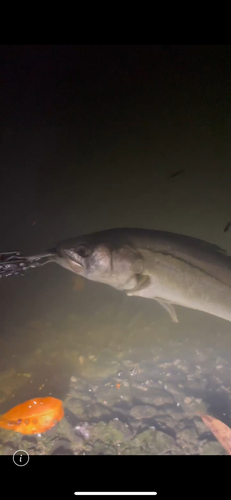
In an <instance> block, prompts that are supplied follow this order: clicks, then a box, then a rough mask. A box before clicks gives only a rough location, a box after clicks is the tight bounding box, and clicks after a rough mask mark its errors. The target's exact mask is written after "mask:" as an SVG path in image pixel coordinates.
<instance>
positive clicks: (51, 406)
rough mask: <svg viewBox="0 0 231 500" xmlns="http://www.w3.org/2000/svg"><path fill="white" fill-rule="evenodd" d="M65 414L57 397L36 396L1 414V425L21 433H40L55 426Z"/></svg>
mask: <svg viewBox="0 0 231 500" xmlns="http://www.w3.org/2000/svg"><path fill="white" fill-rule="evenodd" d="M63 416H64V410H63V404H62V401H60V399H56V398H50V397H49V398H35V399H30V400H29V401H25V403H22V404H20V405H17V406H15V407H14V408H11V410H9V411H8V412H7V413H5V414H4V415H1V416H0V427H3V429H8V430H11V431H15V432H20V433H21V434H40V433H42V432H46V431H48V429H51V427H54V425H56V424H57V423H58V422H59V421H60V420H61V419H62V418H63Z"/></svg>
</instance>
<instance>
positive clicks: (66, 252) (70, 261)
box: [56, 248, 84, 274]
mask: <svg viewBox="0 0 231 500" xmlns="http://www.w3.org/2000/svg"><path fill="white" fill-rule="evenodd" d="M56 262H57V263H58V264H60V265H61V266H63V267H66V268H67V269H69V270H70V271H72V272H74V273H77V274H78V273H80V272H81V271H82V270H83V268H84V262H83V258H82V257H80V255H78V254H77V253H76V252H75V251H74V250H72V249H66V248H59V249H58V250H57V252H56Z"/></svg>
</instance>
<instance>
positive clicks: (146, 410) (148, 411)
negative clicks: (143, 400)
mask: <svg viewBox="0 0 231 500" xmlns="http://www.w3.org/2000/svg"><path fill="white" fill-rule="evenodd" d="M158 413H159V411H158V410H157V409H156V408H155V407H154V406H148V405H136V406H133V408H132V409H131V410H130V415H131V416H132V417H134V418H136V419H138V420H142V419H143V418H151V417H155V416H156V415H158Z"/></svg>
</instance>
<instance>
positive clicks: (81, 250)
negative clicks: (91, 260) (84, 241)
mask: <svg viewBox="0 0 231 500" xmlns="http://www.w3.org/2000/svg"><path fill="white" fill-rule="evenodd" d="M75 251H76V253H77V254H78V255H79V256H80V257H88V255H90V249H89V248H88V247H86V246H84V245H80V246H79V247H77V248H76V250H75Z"/></svg>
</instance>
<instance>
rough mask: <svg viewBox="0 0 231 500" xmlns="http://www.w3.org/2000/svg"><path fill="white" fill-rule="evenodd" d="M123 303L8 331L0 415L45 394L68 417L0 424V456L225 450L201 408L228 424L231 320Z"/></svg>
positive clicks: (230, 409)
mask: <svg viewBox="0 0 231 500" xmlns="http://www.w3.org/2000/svg"><path fill="white" fill-rule="evenodd" d="M77 293H78V294H79V293H82V292H81V291H78V292H77ZM132 300H133V299H132ZM127 301H129V299H128V298H126V301H125V302H124V301H123V303H120V304H119V305H118V304H117V305H115V304H114V305H113V304H111V307H110V308H109V307H105V306H101V308H99V309H98V310H97V311H96V312H95V313H94V314H92V316H89V317H87V316H86V315H85V314H81V313H79V314H76V315H74V314H70V315H68V316H67V317H65V319H64V317H63V321H60V322H59V324H57V322H56V323H55V322H54V324H53V323H52V321H48V322H46V323H45V322H43V321H40V320H37V321H36V320H34V321H31V322H30V323H29V324H28V325H27V326H26V327H24V329H23V328H21V330H20V331H18V332H17V337H15V341H14V342H12V337H11V338H10V340H9V341H8V339H7V337H6V336H5V337H4V340H2V342H1V352H2V357H1V371H0V413H1V414H3V413H5V412H6V411H8V410H9V409H10V408H11V407H13V406H15V405H17V404H20V403H22V402H23V401H26V400H28V399H31V398H36V397H47V396H50V395H51V396H53V397H56V398H59V399H61V400H62V401H63V405H64V410H65V416H64V418H63V419H62V420H61V421H60V422H59V423H57V425H56V426H55V427H53V428H52V429H50V430H48V431H47V432H45V433H43V434H42V435H33V436H30V435H28V436H25V435H21V434H19V433H17V432H14V431H11V430H4V429H0V443H1V448H0V452H1V454H12V453H13V452H14V450H15V448H17V449H25V450H27V451H28V453H29V454H32V455H33V454H49V455H50V454H54V455H57V454H64V455H66V454H74V455H89V454H90V455H98V454H103V455H105V454H113V455H131V454H133V455H134V454H135V455H160V454H161V455H162V454H167V455H182V454H183V455H191V454H196V455H211V454H215V455H217V454H218V455H224V454H226V452H225V451H224V449H223V448H222V447H221V445H220V444H219V443H218V442H217V441H216V439H215V437H214V436H213V435H212V434H211V433H210V432H209V430H208V428H206V426H205V424H204V423H203V422H202V419H201V417H200V415H199V414H200V413H201V414H212V415H213V416H215V417H216V418H218V419H220V420H221V421H223V422H225V423H226V424H227V425H229V426H231V385H230V380H231V364H230V359H229V349H230V347H231V346H230V344H231V340H230V337H228V335H227V330H228V326H229V325H227V323H226V322H224V321H220V320H217V319H214V318H211V317H208V316H207V315H204V314H199V315H198V313H196V312H191V311H186V312H185V311H182V310H181V316H180V319H181V320H180V323H179V324H173V323H171V321H169V320H168V319H167V320H166V317H165V316H164V313H162V311H161V312H160V311H159V314H157V315H156V316H155V315H154V314H153V312H152V311H151V310H149V307H150V304H149V303H148V304H149V306H147V304H146V306H145V308H147V309H146V311H145V308H144V310H142V307H138V311H137V312H136V313H135V314H131V302H130V304H129V302H127ZM126 302H127V304H126ZM129 306H130V307H129ZM145 312H146V313H147V312H149V314H145ZM202 323H203V327H202ZM214 324H215V326H214ZM211 327H213V330H212V332H213V333H211ZM186 332H187V334H186ZM4 365H5V366H4Z"/></svg>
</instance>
